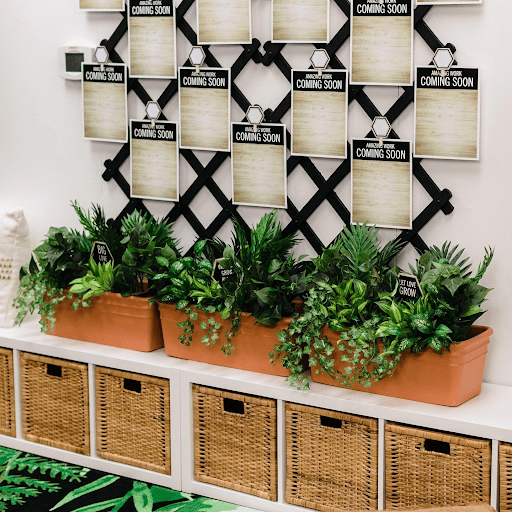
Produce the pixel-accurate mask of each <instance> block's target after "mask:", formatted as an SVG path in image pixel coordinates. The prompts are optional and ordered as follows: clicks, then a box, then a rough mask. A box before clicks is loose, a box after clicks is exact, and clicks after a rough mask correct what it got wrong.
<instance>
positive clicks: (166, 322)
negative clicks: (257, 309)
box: [158, 303, 291, 377]
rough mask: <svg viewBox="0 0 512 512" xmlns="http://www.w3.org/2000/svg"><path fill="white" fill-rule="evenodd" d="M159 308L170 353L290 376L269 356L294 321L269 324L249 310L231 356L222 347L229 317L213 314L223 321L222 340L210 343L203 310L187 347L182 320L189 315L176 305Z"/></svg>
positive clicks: (237, 334)
mask: <svg viewBox="0 0 512 512" xmlns="http://www.w3.org/2000/svg"><path fill="white" fill-rule="evenodd" d="M158 307H159V309H160V319H161V322H162V331H163V336H164V343H165V353H166V354H167V355H168V356H172V357H179V358H180V359H187V360H191V361H199V362H200V363H211V364H216V365H218V366H225V367H227V368H237V369H239V370H249V371H253V372H258V373H265V374H268V375H279V376H284V377H287V376H288V375H290V372H289V370H287V369H286V368H284V367H283V366H282V365H281V364H276V365H272V364H270V356H269V353H270V352H271V351H272V350H274V347H275V345H276V343H277V342H278V340H277V337H276V334H277V333H278V332H279V331H281V330H282V329H286V328H287V327H288V326H289V325H290V321H291V320H290V319H289V318H283V319H281V320H280V321H279V322H278V323H277V324H276V325H274V326H267V325H263V324H260V323H257V322H256V319H255V318H254V317H253V316H251V315H249V313H242V316H241V317H240V322H241V323H240V330H239V332H237V333H236V334H235V336H234V337H233V344H234V346H235V349H234V350H233V351H232V353H231V354H230V355H229V356H227V355H226V354H224V352H222V350H221V346H222V344H223V343H224V340H225V336H226V330H227V327H228V320H223V319H222V318H221V317H220V314H219V313H215V314H214V315H213V318H214V319H215V321H216V322H218V323H220V324H221V328H220V329H219V332H218V335H219V339H218V340H217V342H216V343H215V345H210V346H207V345H206V344H204V343H201V337H202V335H203V334H205V331H203V329H201V327H200V323H201V322H205V321H207V319H208V318H207V316H206V314H205V313H204V312H202V311H199V312H198V316H197V320H195V321H194V322H193V323H194V333H193V339H192V341H191V342H190V346H186V345H184V344H182V343H181V342H180V340H179V339H178V336H179V335H180V334H183V333H184V331H183V330H182V329H180V328H179V327H178V323H179V322H182V321H185V320H187V319H188V315H186V314H185V312H184V311H183V310H178V311H176V306H175V305H174V304H166V303H159V304H158Z"/></svg>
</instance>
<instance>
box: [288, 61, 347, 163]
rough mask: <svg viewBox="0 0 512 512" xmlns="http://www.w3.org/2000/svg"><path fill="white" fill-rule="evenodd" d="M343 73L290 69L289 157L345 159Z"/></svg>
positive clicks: (344, 76) (345, 125) (345, 80)
mask: <svg viewBox="0 0 512 512" xmlns="http://www.w3.org/2000/svg"><path fill="white" fill-rule="evenodd" d="M347 79H348V76H347V71H346V70H328V71H325V72H323V73H322V75H321V76H320V75H318V73H317V72H316V71H313V70H311V69H309V70H295V69H293V70H292V146H291V152H292V155H301V156H318V157H327V158H346V157H347V108H348V92H347V90H348V88H347Z"/></svg>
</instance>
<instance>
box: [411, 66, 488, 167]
mask: <svg viewBox="0 0 512 512" xmlns="http://www.w3.org/2000/svg"><path fill="white" fill-rule="evenodd" d="M414 94H415V98H414V156H416V157H418V158H443V159H457V160H478V159H479V146H480V90H479V76H478V69H476V68H460V67H451V68H450V69H449V70H447V71H446V76H441V71H439V70H437V69H436V68H435V67H433V66H427V67H418V68H416V80H415V84H414Z"/></svg>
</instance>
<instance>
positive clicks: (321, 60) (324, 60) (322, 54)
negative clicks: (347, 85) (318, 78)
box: [309, 48, 331, 75]
mask: <svg viewBox="0 0 512 512" xmlns="http://www.w3.org/2000/svg"><path fill="white" fill-rule="evenodd" d="M309 60H310V61H311V64H312V65H313V67H314V68H315V69H316V70H317V71H318V74H319V75H322V71H323V70H324V69H325V68H326V67H327V65H328V64H329V61H330V60H331V58H330V57H329V54H328V53H327V50H325V49H324V48H321V49H319V50H315V51H314V52H313V53H312V54H311V57H310V59H309Z"/></svg>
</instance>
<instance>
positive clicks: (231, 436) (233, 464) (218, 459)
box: [192, 384, 277, 501]
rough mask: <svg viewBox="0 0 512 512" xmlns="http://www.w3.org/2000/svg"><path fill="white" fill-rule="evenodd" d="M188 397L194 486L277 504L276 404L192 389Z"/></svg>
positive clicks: (212, 390)
mask: <svg viewBox="0 0 512 512" xmlns="http://www.w3.org/2000/svg"><path fill="white" fill-rule="evenodd" d="M192 392H193V396H194V454H195V459H194V465H195V478H196V480H197V481H199V482H206V483H210V484H214V485H218V486H220V487H226V488H228V489H234V490H236V491H240V492H244V493H246V494H252V495H254V496H259V497H260V498H265V499H267V500H272V501H276V500H277V439H276V435H277V407H276V401H275V400H271V399H266V398H258V397H253V396H248V395H241V394H235V393H230V392H227V391H222V390H218V389H213V388H207V387H203V386H198V385H196V384H194V385H193V387H192Z"/></svg>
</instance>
